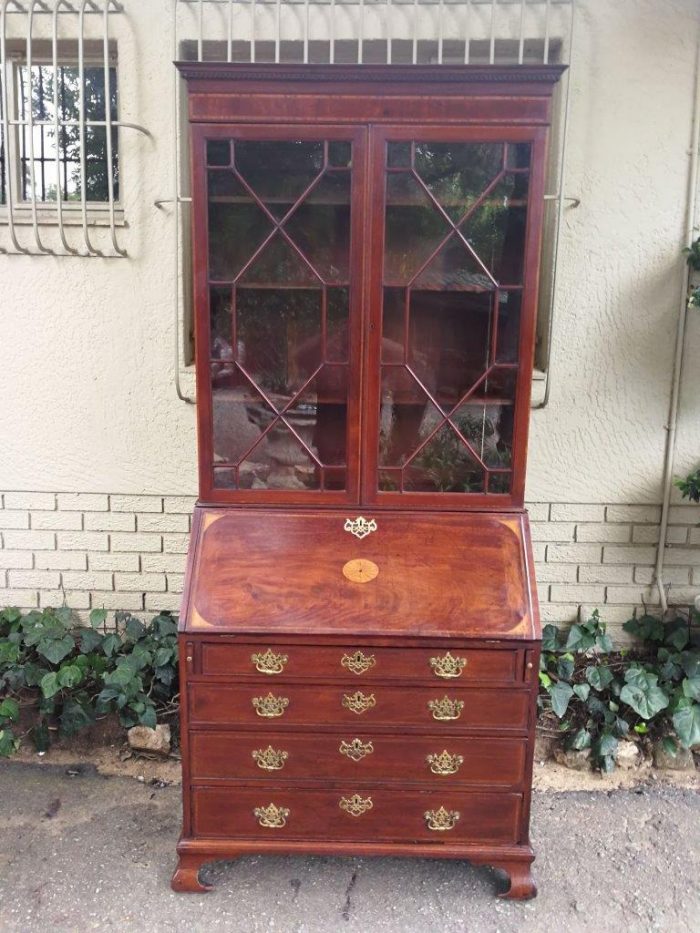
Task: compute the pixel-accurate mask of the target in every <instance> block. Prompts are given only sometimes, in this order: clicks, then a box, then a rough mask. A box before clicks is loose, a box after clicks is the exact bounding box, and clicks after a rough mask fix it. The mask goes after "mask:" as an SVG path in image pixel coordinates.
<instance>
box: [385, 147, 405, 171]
mask: <svg viewBox="0 0 700 933" xmlns="http://www.w3.org/2000/svg"><path fill="white" fill-rule="evenodd" d="M386 164H387V165H388V166H389V168H410V166H411V144H410V143H387V147H386Z"/></svg>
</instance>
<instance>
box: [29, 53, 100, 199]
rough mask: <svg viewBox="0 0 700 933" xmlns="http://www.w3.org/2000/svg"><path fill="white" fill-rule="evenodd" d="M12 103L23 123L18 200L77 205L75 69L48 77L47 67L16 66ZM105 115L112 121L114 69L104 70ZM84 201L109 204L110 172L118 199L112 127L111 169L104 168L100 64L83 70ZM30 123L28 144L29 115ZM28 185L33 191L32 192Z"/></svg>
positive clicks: (67, 67) (63, 69)
mask: <svg viewBox="0 0 700 933" xmlns="http://www.w3.org/2000/svg"><path fill="white" fill-rule="evenodd" d="M17 74H18V87H17V92H18V103H19V107H18V109H19V112H20V117H21V120H22V121H23V125H22V127H21V140H20V173H21V195H22V200H23V201H31V200H32V198H33V197H34V198H36V200H37V201H55V200H56V199H57V198H58V196H59V193H60V197H61V198H62V200H64V201H78V200H80V198H81V192H82V186H83V171H82V168H81V160H80V146H81V139H80V134H81V128H80V72H79V69H78V67H77V65H66V64H63V65H61V66H60V67H59V68H58V69H57V74H54V69H53V67H52V66H51V65H32V69H31V74H30V72H29V68H28V67H27V65H26V64H25V65H20V66H19V67H18V69H17ZM109 85H110V88H109V96H110V102H109V107H110V114H111V118H112V120H117V119H118V115H117V70H116V68H110V72H109ZM83 88H84V95H85V121H86V125H85V127H84V130H83V132H84V134H85V141H84V146H85V172H84V184H85V192H86V198H87V200H88V201H93V202H106V201H108V200H109V189H108V180H107V173H108V171H111V173H112V178H113V182H114V198H115V200H117V201H118V200H119V154H118V142H119V140H118V134H119V130H118V129H117V127H112V131H111V133H112V165H111V168H110V167H109V165H108V151H107V127H106V126H100V125H95V124H96V123H97V124H99V123H100V122H102V123H104V122H105V121H106V112H105V108H106V89H105V72H104V69H103V68H102V66H101V65H100V66H99V67H97V66H94V67H86V68H85V69H84V83H83ZM30 107H31V113H32V119H33V123H34V126H33V143H34V145H33V150H32V147H31V146H30V127H29V126H28V122H29V112H30ZM32 186H33V188H32Z"/></svg>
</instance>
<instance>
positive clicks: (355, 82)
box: [173, 63, 561, 898]
mask: <svg viewBox="0 0 700 933" xmlns="http://www.w3.org/2000/svg"><path fill="white" fill-rule="evenodd" d="M180 68H181V71H182V73H183V74H184V77H185V78H186V80H187V83H188V89H189V116H190V123H191V142H192V148H191V153H192V155H191V158H192V172H193V217H194V223H193V236H194V288H195V309H196V362H197V408H198V425H199V473H200V499H199V503H198V505H197V507H196V510H195V517H194V529H193V534H192V543H191V547H190V553H189V562H188V570H187V578H186V585H185V593H184V598H183V603H182V612H181V617H180V665H181V667H180V670H181V683H182V752H183V782H184V783H183V786H184V817H183V822H184V826H183V832H182V837H181V839H180V842H179V844H178V854H179V864H178V867H177V870H176V872H175V875H174V877H173V887H174V888H175V890H178V891H201V890H205V886H204V885H203V884H202V883H201V882H200V881H199V878H198V872H199V868H200V866H201V865H202V863H204V862H206V861H212V860H214V859H225V858H232V857H235V856H238V855H242V854H246V853H264V852H270V853H274V852H276V853H281V852H284V853H295V852H296V853H319V854H325V855H331V854H339V855H340V854H359V855H417V856H436V857H441V858H463V859H469V860H471V861H472V862H480V863H489V864H491V865H495V866H498V867H500V868H502V869H504V870H505V871H506V873H507V874H508V875H509V877H510V882H511V884H510V889H509V891H508V895H509V896H510V897H517V898H523V897H531V896H532V895H533V894H534V893H535V886H534V884H533V881H532V878H531V875H530V863H531V862H532V859H533V852H532V849H531V848H530V845H529V839H528V823H529V811H530V786H531V771H532V757H533V740H534V730H535V703H536V692H537V667H538V654H539V641H540V627H539V620H538V613H537V601H536V595H535V581H534V577H533V568H532V557H531V552H530V542H529V532H528V523H527V516H526V514H525V512H524V510H523V490H524V482H525V457H526V442H527V431H528V414H529V401H530V381H531V373H532V358H533V343H534V333H535V308H536V298H537V278H538V258H539V248H540V232H541V223H542V209H543V195H544V190H543V180H544V166H545V149H546V142H547V131H548V125H549V121H550V109H551V95H552V89H553V86H554V84H555V82H556V81H557V79H558V77H559V74H560V70H561V69H559V68H554V67H543V68H540V67H533V68H529V67H517V68H498V67H492V66H491V67H488V68H479V67H470V66H464V67H455V68H452V67H446V66H439V67H431V66H410V67H407V68H404V67H401V66H388V67H386V66H384V67H373V66H353V67H347V68H346V67H344V66H338V65H335V66H318V65H311V66H309V65H302V66H298V67H296V66H280V65H230V66H228V65H221V64H207V63H205V64H196V65H195V64H186V65H181V66H180Z"/></svg>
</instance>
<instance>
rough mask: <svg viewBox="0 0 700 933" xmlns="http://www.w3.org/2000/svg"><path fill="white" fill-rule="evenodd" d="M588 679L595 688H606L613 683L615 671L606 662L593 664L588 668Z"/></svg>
mask: <svg viewBox="0 0 700 933" xmlns="http://www.w3.org/2000/svg"><path fill="white" fill-rule="evenodd" d="M586 680H587V681H588V683H589V684H590V685H591V687H593V689H594V690H605V688H606V687H608V686H610V684H611V683H612V680H613V672H612V671H611V670H610V668H609V667H607V666H606V665H605V664H596V665H593V664H591V665H589V666H588V667H587V668H586Z"/></svg>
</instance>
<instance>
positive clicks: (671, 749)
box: [661, 735, 678, 758]
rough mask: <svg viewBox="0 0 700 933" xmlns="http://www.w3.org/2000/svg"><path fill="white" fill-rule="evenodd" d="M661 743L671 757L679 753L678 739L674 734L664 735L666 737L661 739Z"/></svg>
mask: <svg viewBox="0 0 700 933" xmlns="http://www.w3.org/2000/svg"><path fill="white" fill-rule="evenodd" d="M661 745H662V747H663V750H664V751H665V752H666V754H667V755H670V756H671V758H675V757H676V755H677V754H678V745H677V744H676V740H675V739H674V738H673V736H671V735H666V736H664V738H663V739H661Z"/></svg>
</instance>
